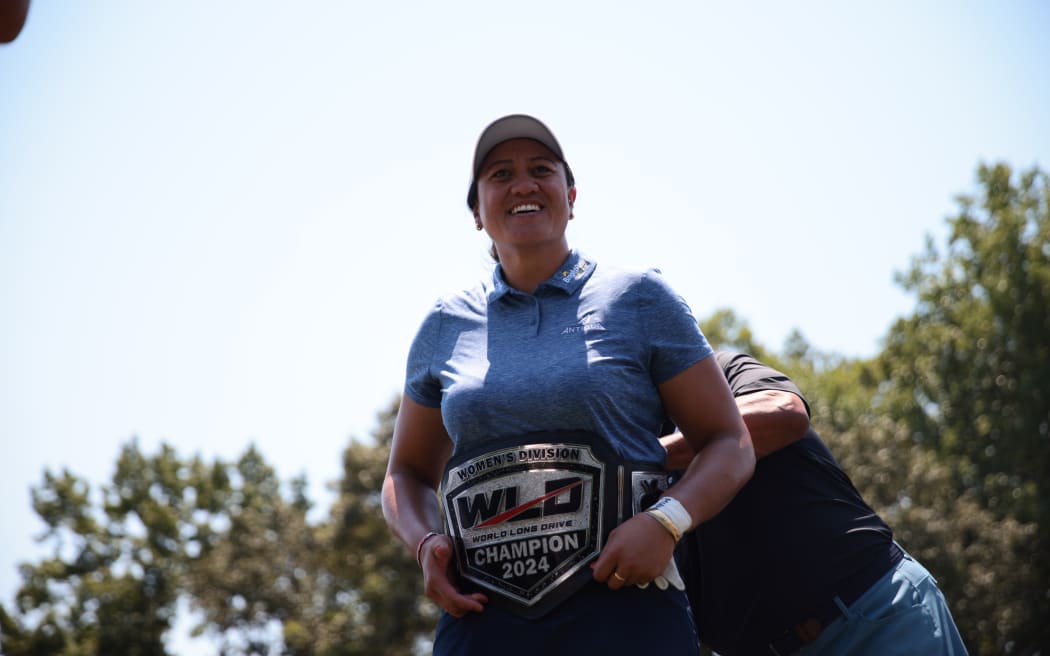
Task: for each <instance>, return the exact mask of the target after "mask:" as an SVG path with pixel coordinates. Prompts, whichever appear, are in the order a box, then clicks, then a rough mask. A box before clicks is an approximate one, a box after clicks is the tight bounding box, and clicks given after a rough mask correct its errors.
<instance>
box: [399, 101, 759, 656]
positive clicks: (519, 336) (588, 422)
mask: <svg viewBox="0 0 1050 656" xmlns="http://www.w3.org/2000/svg"><path fill="white" fill-rule="evenodd" d="M575 201H576V186H575V181H574V178H573V175H572V171H571V170H570V169H569V165H568V163H567V162H566V161H565V155H564V153H563V151H562V148H561V145H560V144H559V143H558V141H557V139H555V137H554V134H553V133H552V132H551V131H550V130H549V129H548V128H547V126H545V125H544V124H543V123H541V122H540V121H538V120H536V119H535V118H532V117H530V116H524V115H520V114H516V115H511V116H507V117H504V118H502V119H499V120H497V121H495V122H494V123H492V124H491V125H489V126H488V127H487V128H486V129H485V130H484V131H482V133H481V136H480V138H479V139H478V143H477V146H476V148H475V153H474V167H473V179H472V181H471V184H470V190H469V191H468V194H467V204H468V206H469V207H470V210H471V212H472V214H473V216H474V221H475V225H476V227H477V229H478V230H485V231H486V232H487V234H488V235H489V237H490V238H491V239H492V247H493V255H494V257H495V259H496V264H495V268H494V270H493V272H492V276H491V278H490V279H488V280H483V281H481V282H480V283H478V284H476V285H475V286H473V287H471V288H469V289H466V290H464V291H461V292H457V293H453V294H450V295H448V296H445V297H443V298H441V299H440V300H438V302H437V303H436V304H435V305H434V307H433V309H432V310H431V312H430V314H429V315H427V317H426V318H425V319H424V321H423V324H422V326H421V327H420V329H419V332H418V333H417V335H416V338H415V340H414V342H413V343H412V347H411V349H410V351H409V357H408V367H407V376H406V382H405V394H404V397H403V399H402V403H401V407H400V411H399V413H398V417H397V423H396V426H395V429H394V437H393V442H392V445H391V452H390V460H389V462H388V465H387V475H386V478H385V480H384V483H383V510H384V514H385V515H386V518H387V522H388V523H389V525H390V527H391V529H392V530H393V531H394V533H396V534H397V535H398V537H400V538H401V540H403V541H404V543H405V545H406V546H407V547H408V549H409V550H410V551H411V552H412V553H414V554H415V555H416V559H417V561H418V562H419V564H420V567H421V568H422V569H423V578H424V589H425V591H426V594H427V596H428V597H429V598H430V599H432V600H433V601H434V602H436V603H437V604H438V605H439V606H440V607H441V608H442V610H443V611H444V612H443V614H442V618H441V621H440V623H439V625H438V629H437V635H436V637H435V641H434V653H435V654H438V655H445V654H457V655H466V656H471V655H473V654H489V653H492V652H493V651H494V647H493V646H494V645H497V644H498V645H499V648H498V650H499V651H500V652H501V653H503V654H508V655H514V654H529V655H530V656H532V655H534V654H536V653H547V654H580V653H600V652H605V653H633V652H641V651H643V650H651V649H654V648H655V649H657V650H658V651H661V652H662V653H669V654H670V653H673V654H692V653H696V652H697V651H698V649H699V641H698V639H697V636H696V631H695V629H694V627H693V623H692V619H691V617H690V613H689V605H688V602H687V600H686V597H685V593H684V585H683V584H682V581H681V577H680V576H679V575H678V571H677V568H676V567H675V564H674V561H673V559H672V553H673V550H674V546H675V543H676V541H677V540H678V537H679V536H680V535H681V534H682V533H683V532H685V531H686V530H688V529H689V528H690V527H691V526H692V525H694V524H695V523H697V522H702V521H705V520H707V519H709V518H711V517H713V516H714V515H715V514H716V513H717V512H718V511H719V510H720V509H721V508H722V507H723V506H724V505H725V504H726V503H728V501H729V499H730V498H732V496H733V495H734V494H735V493H736V491H737V490H738V489H739V488H740V486H741V485H743V483H744V482H745V481H746V480H747V478H748V477H749V476H750V475H751V472H752V470H753V467H754V451H753V449H752V447H751V441H750V437H749V436H748V433H747V429H746V428H745V426H744V424H743V420H742V419H741V417H740V414H739V412H738V411H737V410H736V406H735V404H734V402H733V399H732V396H731V394H730V393H729V388H728V386H727V384H726V381H725V378H724V377H723V376H722V375H721V372H720V370H719V369H718V367H717V365H716V364H715V362H714V359H713V358H711V357H709V356H710V355H711V353H712V351H711V347H710V346H709V345H708V343H707V340H706V338H705V337H704V335H703V333H701V332H700V330H699V328H698V327H697V322H696V319H695V318H694V317H693V315H692V312H691V311H690V310H689V308H688V307H687V306H686V304H685V302H684V301H683V300H682V299H681V298H680V297H679V296H678V295H677V294H676V293H675V292H674V291H673V290H672V289H671V288H670V286H669V285H668V284H667V283H666V282H664V280H663V278H662V276H661V275H660V274H659V272H658V271H657V270H655V269H648V270H627V269H619V268H615V267H608V266H601V267H599V266H598V265H597V264H596V263H595V261H594V260H593V259H591V258H588V257H586V256H584V255H583V254H582V253H580V252H579V251H578V250H576V249H573V248H570V246H569V242H568V237H567V236H566V228H567V226H568V223H569V220H570V219H572V218H573V204H574V203H575ZM666 414H670V416H671V417H672V418H674V420H675V422H676V423H678V425H680V426H685V428H684V429H683V431H682V432H683V434H684V435H686V437H687V439H688V440H689V442H690V444H692V445H694V446H695V447H696V452H697V456H696V461H695V466H693V467H691V468H690V469H689V471H688V472H687V473H686V474H685V475H683V476H682V477H681V479H680V480H677V481H676V480H674V479H672V477H670V476H669V475H668V473H667V472H666V471H664V467H663V463H664V450H663V447H662V445H661V444H660V442H659V440H658V433H659V430H660V427H661V425H662V423H663V421H664V418H665V415H666ZM435 492H439V493H440V498H441V503H440V504H439V503H438V502H437V498H438V497H436V496H435ZM657 499H659V500H657ZM599 626H600V627H601V630H600V631H597V632H596V631H595V628H596V627H599ZM507 636H513V637H514V638H513V640H512V641H509V642H508V641H507V640H506V637H507Z"/></svg>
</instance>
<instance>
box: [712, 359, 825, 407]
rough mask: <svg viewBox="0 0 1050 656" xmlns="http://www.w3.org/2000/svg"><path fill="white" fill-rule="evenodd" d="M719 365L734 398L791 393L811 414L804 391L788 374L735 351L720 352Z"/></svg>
mask: <svg viewBox="0 0 1050 656" xmlns="http://www.w3.org/2000/svg"><path fill="white" fill-rule="evenodd" d="M715 356H716V357H717V358H718V365H719V366H720V367H721V368H722V371H723V372H724V373H725V375H726V380H728V381H729V389H731V390H732V391H733V396H743V395H745V394H751V393H752V392H762V391H767V390H773V391H780V392H791V393H792V394H795V395H796V396H798V397H799V398H800V399H802V403H804V404H805V406H806V413H807V414H809V401H807V400H806V397H805V396H803V395H802V391H801V390H800V389H799V388H798V386H797V385H795V383H794V382H793V381H792V380H791V379H790V378H788V377H787V375H786V374H784V373H781V372H780V371H778V370H776V369H774V368H773V367H770V366H769V365H766V364H763V363H762V362H759V361H758V360H756V359H755V358H753V357H752V356H750V355H748V354H746V353H735V352H733V351H718V352H717V353H715Z"/></svg>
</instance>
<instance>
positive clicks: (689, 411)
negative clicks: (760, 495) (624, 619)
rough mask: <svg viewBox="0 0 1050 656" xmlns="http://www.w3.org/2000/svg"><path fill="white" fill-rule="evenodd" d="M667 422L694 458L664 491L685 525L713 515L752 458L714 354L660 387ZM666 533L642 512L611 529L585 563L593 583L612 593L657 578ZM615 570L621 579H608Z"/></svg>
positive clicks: (740, 482)
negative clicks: (590, 561)
mask: <svg viewBox="0 0 1050 656" xmlns="http://www.w3.org/2000/svg"><path fill="white" fill-rule="evenodd" d="M658 389H659V392H660V397H661V399H662V400H663V403H664V407H665V409H666V410H667V412H668V414H669V415H670V417H671V419H672V420H673V421H674V422H675V424H676V425H677V426H679V427H680V429H681V432H682V434H683V435H684V439H685V440H686V442H687V443H688V445H689V447H690V448H691V449H692V450H693V451H694V452H695V453H696V455H695V456H694V457H693V458H692V460H691V462H690V464H689V467H688V468H687V469H686V472H685V474H683V476H682V478H681V479H680V480H679V481H678V482H677V483H675V485H674V486H673V487H672V488H671V489H670V490H668V492H667V496H671V497H673V498H675V499H676V500H678V502H679V503H681V504H682V506H683V507H684V508H685V510H686V511H687V512H688V513H689V516H690V518H691V519H692V525H691V526H690V528H692V527H693V526H696V525H697V524H699V523H701V522H704V521H707V520H709V519H711V518H712V517H714V516H715V515H716V514H718V512H719V511H720V510H722V508H724V507H725V506H726V504H728V503H729V501H730V500H732V498H733V496H734V495H735V494H736V493H737V492H738V491H739V490H740V488H741V487H743V486H744V484H745V483H746V482H747V481H748V479H749V478H750V477H751V474H752V473H753V472H754V467H755V453H754V449H753V447H752V445H751V438H750V436H749V435H748V431H747V426H746V425H745V424H744V420H743V418H742V417H741V416H740V412H739V411H738V410H737V407H736V404H735V403H734V401H733V395H732V393H731V392H730V391H729V386H728V384H727V383H726V379H725V376H723V374H722V371H721V369H720V368H719V366H718V364H717V362H716V361H715V358H714V357H713V356H711V357H707V358H704V359H703V360H701V361H699V362H697V363H696V364H694V365H692V366H691V367H689V368H688V369H686V370H685V371H683V372H681V373H679V374H678V375H676V376H674V377H672V378H671V379H670V380H668V381H667V382H665V383H663V384H661V385H659V387H658ZM674 546H675V541H674V538H673V537H672V535H671V533H670V532H669V531H668V530H667V529H665V528H664V527H663V526H661V525H660V523H659V522H657V521H656V520H655V519H654V518H653V517H651V516H649V515H648V514H647V513H640V514H639V515H636V516H635V517H632V518H631V519H629V520H627V521H626V522H624V523H623V524H621V525H620V526H619V527H617V528H616V529H614V530H613V531H612V533H610V535H609V540H608V542H607V543H606V546H605V548H603V549H602V552H601V555H600V556H599V557H598V559H597V560H596V561H595V562H594V564H593V565H592V567H593V569H594V577H595V579H597V580H598V581H603V582H606V583H608V584H609V587H611V588H614V589H616V588H619V587H622V586H623V585H630V584H638V583H648V582H649V581H652V580H653V579H654V578H656V577H657V576H659V575H660V574H662V573H663V571H664V569H665V567H666V566H667V563H668V562H670V559H671V557H672V554H673V552H674ZM613 572H616V573H617V574H618V576H619V577H622V579H623V580H620V579H619V578H616V577H613Z"/></svg>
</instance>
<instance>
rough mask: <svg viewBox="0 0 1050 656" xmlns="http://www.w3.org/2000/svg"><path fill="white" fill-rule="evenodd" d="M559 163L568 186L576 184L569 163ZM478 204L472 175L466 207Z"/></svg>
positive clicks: (475, 183)
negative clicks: (563, 168)
mask: <svg viewBox="0 0 1050 656" xmlns="http://www.w3.org/2000/svg"><path fill="white" fill-rule="evenodd" d="M561 165H562V166H564V167H565V182H566V183H567V184H568V185H569V188H570V189H571V188H573V187H575V186H576V177H575V176H574V175H573V174H572V169H571V168H569V163H568V162H566V161H565V160H561ZM477 204H478V177H477V175H475V176H474V179H473V180H471V181H470V188H469V189H467V208H468V209H469V210H470V211H471V212H473V211H474V206H475V205H477Z"/></svg>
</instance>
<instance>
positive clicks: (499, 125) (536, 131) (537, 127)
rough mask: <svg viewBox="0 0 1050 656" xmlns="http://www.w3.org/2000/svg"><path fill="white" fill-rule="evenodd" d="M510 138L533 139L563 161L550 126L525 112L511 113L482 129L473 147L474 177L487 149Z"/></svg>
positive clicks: (487, 151) (487, 152)
mask: <svg viewBox="0 0 1050 656" xmlns="http://www.w3.org/2000/svg"><path fill="white" fill-rule="evenodd" d="M510 139H533V140H535V141H538V142H540V143H541V144H543V145H544V146H546V147H547V148H549V149H550V151H551V152H552V153H554V154H555V155H557V156H558V159H560V160H561V161H563V162H564V161H565V156H564V155H563V154H562V152H561V146H560V145H559V144H558V140H557V139H555V138H554V133H553V132H551V131H550V128H548V127H547V126H546V125H544V124H543V123H541V122H540V121H539V120H538V119H535V118H533V117H531V116H528V115H526V114H511V115H510V116H504V117H503V118H499V119H496V120H495V121H493V122H492V123H490V124H489V126H488V127H487V128H485V129H484V130H482V132H481V136H480V137H478V145H477V146H475V148H474V168H473V173H474V177H477V175H478V171H479V170H480V169H481V165H482V164H483V163H484V162H485V157H487V156H488V154H489V151H491V150H492V149H493V148H495V147H496V146H498V145H499V144H501V143H503V142H504V141H508V140H510Z"/></svg>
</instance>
